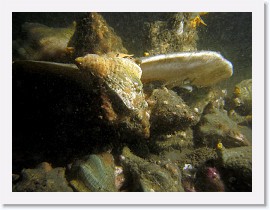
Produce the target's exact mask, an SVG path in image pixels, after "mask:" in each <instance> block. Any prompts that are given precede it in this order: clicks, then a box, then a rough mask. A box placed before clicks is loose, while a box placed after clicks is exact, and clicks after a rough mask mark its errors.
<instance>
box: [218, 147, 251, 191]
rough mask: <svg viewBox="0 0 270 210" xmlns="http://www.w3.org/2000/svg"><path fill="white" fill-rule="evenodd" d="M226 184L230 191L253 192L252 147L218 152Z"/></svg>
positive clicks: (223, 149)
mask: <svg viewBox="0 0 270 210" xmlns="http://www.w3.org/2000/svg"><path fill="white" fill-rule="evenodd" d="M217 154H218V157H219V159H218V160H219V163H220V166H221V169H222V176H223V177H224V178H223V179H224V182H225V183H226V186H227V187H228V189H229V190H230V191H233V192H251V191H252V147H251V146H244V147H236V148H230V149H227V148H224V147H223V148H221V149H219V150H217Z"/></svg>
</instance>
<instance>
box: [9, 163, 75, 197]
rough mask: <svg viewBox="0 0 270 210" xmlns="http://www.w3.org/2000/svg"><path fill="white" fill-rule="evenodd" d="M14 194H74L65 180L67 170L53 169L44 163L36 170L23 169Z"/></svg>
mask: <svg viewBox="0 0 270 210" xmlns="http://www.w3.org/2000/svg"><path fill="white" fill-rule="evenodd" d="M12 191H13V192H72V191H73V190H72V189H71V187H70V186H69V185H68V182H67V180H66V178H65V168H60V167H59V168H52V167H51V165H50V164H49V163H46V162H43V163H41V164H40V165H39V166H38V167H37V168H35V169H23V170H22V172H21V178H20V179H19V181H18V182H17V183H16V184H13V186H12Z"/></svg>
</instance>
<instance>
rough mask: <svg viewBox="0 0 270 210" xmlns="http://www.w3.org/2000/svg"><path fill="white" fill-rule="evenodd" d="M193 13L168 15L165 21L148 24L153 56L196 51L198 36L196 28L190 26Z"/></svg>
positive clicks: (149, 50) (150, 50) (149, 48)
mask: <svg viewBox="0 0 270 210" xmlns="http://www.w3.org/2000/svg"><path fill="white" fill-rule="evenodd" d="M191 16H192V13H182V12H179V13H175V14H170V15H168V18H167V20H166V21H165V20H164V21H160V20H157V21H154V22H150V23H148V24H146V27H145V28H146V29H145V31H147V32H148V36H147V37H148V39H147V44H148V46H147V47H148V49H146V51H147V52H149V53H150V54H151V55H157V54H163V53H171V52H183V51H196V50H197V44H196V41H197V40H198V35H197V31H196V27H192V26H191V25H190V20H191V19H193V18H192V17H191Z"/></svg>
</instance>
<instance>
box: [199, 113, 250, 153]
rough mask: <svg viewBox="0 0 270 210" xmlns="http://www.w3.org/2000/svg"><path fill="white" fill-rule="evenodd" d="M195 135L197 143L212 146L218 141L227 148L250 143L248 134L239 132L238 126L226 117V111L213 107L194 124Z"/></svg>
mask: <svg viewBox="0 0 270 210" xmlns="http://www.w3.org/2000/svg"><path fill="white" fill-rule="evenodd" d="M195 136H196V137H195V138H196V144H197V145H207V146H208V147H212V148H215V147H216V145H217V144H218V143H219V142H221V143H222V144H223V145H224V146H225V147H228V148H229V147H239V146H247V145H251V139H249V136H245V135H244V134H243V132H241V128H240V126H238V125H237V123H236V122H234V121H232V120H231V119H230V118H229V117H228V115H227V112H226V111H225V110H219V109H215V108H214V109H212V111H211V112H210V113H207V114H205V115H204V116H202V117H201V120H200V122H199V123H198V124H197V126H196V131H195Z"/></svg>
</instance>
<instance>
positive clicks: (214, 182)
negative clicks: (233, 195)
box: [194, 166, 225, 192]
mask: <svg viewBox="0 0 270 210" xmlns="http://www.w3.org/2000/svg"><path fill="white" fill-rule="evenodd" d="M194 187H195V191H196V192H225V185H224V182H223V180H222V178H221V175H220V172H219V171H218V169H217V168H215V167H209V166H202V167H200V168H199V169H198V170H197V172H196V178H195V185H194Z"/></svg>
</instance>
